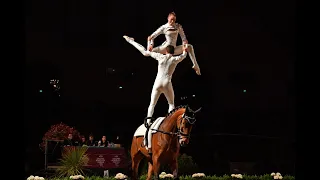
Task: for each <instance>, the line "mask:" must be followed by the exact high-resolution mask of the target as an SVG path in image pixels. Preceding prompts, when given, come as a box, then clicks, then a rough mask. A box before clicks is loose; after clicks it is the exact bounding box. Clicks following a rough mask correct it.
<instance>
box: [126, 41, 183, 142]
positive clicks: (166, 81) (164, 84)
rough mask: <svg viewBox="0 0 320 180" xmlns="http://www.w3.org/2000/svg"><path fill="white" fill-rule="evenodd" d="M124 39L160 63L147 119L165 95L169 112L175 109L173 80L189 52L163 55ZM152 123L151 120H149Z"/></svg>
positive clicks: (149, 139) (149, 137) (149, 138)
mask: <svg viewBox="0 0 320 180" xmlns="http://www.w3.org/2000/svg"><path fill="white" fill-rule="evenodd" d="M124 38H125V39H126V40H127V41H128V42H129V43H130V44H132V45H133V46H134V47H135V48H137V49H138V50H139V51H140V52H141V53H142V54H143V55H144V56H151V57H152V58H154V59H156V60H157V61H158V73H157V76H156V79H155V81H154V84H153V88H152V92H151V100H150V104H149V107H148V115H147V117H152V115H153V112H154V108H155V106H156V104H157V102H158V100H159V97H160V95H161V94H162V93H163V94H164V95H165V97H166V99H167V101H168V105H169V108H168V112H170V111H171V110H173V109H174V91H173V87H172V82H171V78H172V75H173V73H174V71H175V69H176V66H177V64H178V63H179V62H181V61H182V60H183V59H185V58H186V56H187V52H185V51H183V52H182V54H180V55H179V56H173V55H172V54H161V53H158V52H151V51H147V50H146V49H145V48H144V47H143V46H142V45H141V44H139V43H137V42H135V41H134V40H133V39H132V38H129V37H127V36H124ZM148 121H149V122H148V123H150V121H151V120H150V119H148ZM148 134H149V135H148V141H149V142H150V143H148V148H150V147H151V133H148Z"/></svg>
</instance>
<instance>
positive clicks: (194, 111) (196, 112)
mask: <svg viewBox="0 0 320 180" xmlns="http://www.w3.org/2000/svg"><path fill="white" fill-rule="evenodd" d="M201 109H202V107H200V108H199V109H197V110H196V111H194V113H197V112H199V111H200V110H201Z"/></svg>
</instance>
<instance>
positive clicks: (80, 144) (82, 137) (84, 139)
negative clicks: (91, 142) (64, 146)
mask: <svg viewBox="0 0 320 180" xmlns="http://www.w3.org/2000/svg"><path fill="white" fill-rule="evenodd" d="M83 145H86V137H84V136H81V140H80V143H79V146H83Z"/></svg>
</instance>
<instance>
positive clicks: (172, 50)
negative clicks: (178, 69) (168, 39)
mask: <svg viewBox="0 0 320 180" xmlns="http://www.w3.org/2000/svg"><path fill="white" fill-rule="evenodd" d="M166 50H167V53H169V54H173V53H174V47H173V46H172V45H168V46H167V47H166Z"/></svg>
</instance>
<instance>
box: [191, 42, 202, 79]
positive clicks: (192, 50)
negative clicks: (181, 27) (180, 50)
mask: <svg viewBox="0 0 320 180" xmlns="http://www.w3.org/2000/svg"><path fill="white" fill-rule="evenodd" d="M188 53H189V57H190V59H191V61H192V63H193V67H192V68H193V69H194V70H195V71H196V73H197V74H198V75H201V73H200V67H199V65H198V62H197V59H196V55H195V53H194V49H193V46H192V45H191V44H188Z"/></svg>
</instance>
